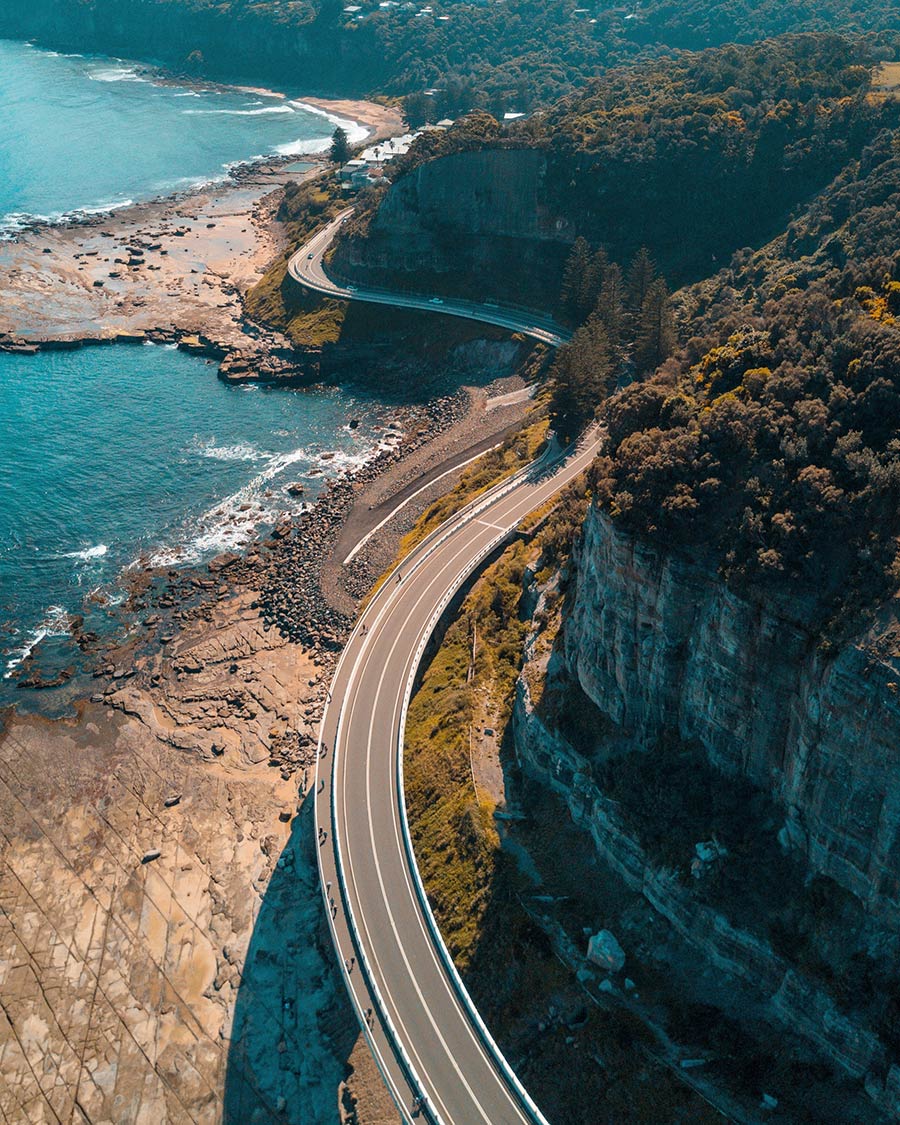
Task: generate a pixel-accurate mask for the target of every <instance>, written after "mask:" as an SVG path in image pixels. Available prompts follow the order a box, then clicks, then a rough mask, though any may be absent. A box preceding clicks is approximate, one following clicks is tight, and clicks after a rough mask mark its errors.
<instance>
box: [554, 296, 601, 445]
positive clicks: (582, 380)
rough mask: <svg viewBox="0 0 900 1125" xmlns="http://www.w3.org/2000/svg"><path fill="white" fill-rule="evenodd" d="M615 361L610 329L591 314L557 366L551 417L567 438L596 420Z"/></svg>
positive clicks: (561, 435)
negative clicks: (609, 335) (608, 335)
mask: <svg viewBox="0 0 900 1125" xmlns="http://www.w3.org/2000/svg"><path fill="white" fill-rule="evenodd" d="M613 370H614V364H613V359H612V353H611V350H610V346H609V339H608V338H607V335H606V329H605V328H604V327H603V323H602V322H601V320H600V318H599V317H596V316H591V317H589V318H588V320H587V321H586V322H585V323H584V324H583V325H582V326H581V328H579V329H578V331H577V332H576V333H575V335H574V336H573V337H572V340H571V342H570V343H569V344H567V345H566V347H565V348H563V349H562V351H561V352H560V354H559V357H558V359H557V361H556V363H555V365H554V368H553V375H552V391H551V395H550V420H551V424H552V426H553V428H554V430H555V431H556V433H557V435H558V436H559V437H560V438H561V439H562V440H564V441H567V440H569V439H570V438H574V437H577V435H578V434H579V433H580V432H581V430H582V429H583V428H584V426H585V425H586V424H587V423H588V422H590V421H592V420H593V418H594V417H595V416H596V413H597V407H598V406H599V405H600V403H601V402H603V400H604V399H605V398H606V396H607V394H608V393H609V390H610V386H611V384H612V379H613Z"/></svg>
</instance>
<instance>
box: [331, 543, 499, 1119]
mask: <svg viewBox="0 0 900 1125" xmlns="http://www.w3.org/2000/svg"><path fill="white" fill-rule="evenodd" d="M457 546H458V549H457V550H456V552H455V553H454V554H453V555H452V556H451V558H450V559H449V560H448V561H447V562H446V563H444V564H443V565H442V566H441V569H440V571H438V573H437V574H435V575H432V576H431V578H430V579H429V581H428V583H427V585H426V587H425V589H424V590H422V591H421V592H420V593H419V594H418V597H417V599H416V601H415V602H414V603H413V606H412V608H411V609H410V611H409V613H408V614H407V615H406V618H405V620H404V621H403V623H402V624H401V625H400V626H399V628H397V630H396V634H395V636H394V641H393V644H392V645H391V648H390V651H389V653H388V655H387V657H386V658H384V661H383V663H384V668H383V671H382V674H381V677H380V678H379V681H378V690H377V692H376V703H377V698H378V696H380V695H381V692H382V687H383V683H384V678H385V675H386V673H387V669H388V667H389V665H390V662H391V660H392V658H393V654H394V652H395V650H396V648H397V645H398V644H399V643H400V638H401V635H402V633H403V630H404V628H405V627H406V625H407V624H408V623H409V621H410V619H411V618H412V617H413V616H414V615H415V614H416V612H417V611H418V609H419V605H420V603H421V602H422V601H423V600H424V598H425V597H426V596H427V594H428V593H429V591H430V590H431V588H432V587H433V586H434V585H435V584H436V583H437V582H439V581H440V580H441V579H442V577H443V576H444V573H445V572H446V570H447V569H448V567H451V566H452V565H453V564H454V563H455V562H456V560H457V559H459V557H460V556H461V555H463V554H465V553H466V552H467V551H468V550H469V549H470V544H469V543H466V542H464V543H462V544H457ZM407 589H408V587H407ZM405 593H406V591H404V594H405ZM399 600H400V597H399V596H398V595H395V596H394V597H393V598H391V599H389V600H388V603H387V604H388V605H390V604H391V603H396V602H397V601H399ZM386 608H387V605H386V606H385V609H386ZM389 620H390V622H391V624H394V617H393V616H391V617H390V618H388V617H385V616H383V615H382V616H380V618H379V621H378V623H377V625H376V626H375V628H377V629H378V630H379V632H385V631H386V626H387V624H388V621H389ZM372 635H373V634H372V633H371V632H370V634H369V636H370V637H371V636H372ZM371 655H374V652H372V653H367V654H366V660H367V662H368V659H369V657H370V656H371ZM354 671H356V669H354ZM358 699H359V693H358V692H357V693H356V694H355V695H354V697H353V700H352V702H351V705H350V715H349V716H348V720H347V726H346V728H345V731H346V729H347V728H349V727H351V726H352V723H353V715H354V712H355V710H356V703H357V701H358ZM376 709H377V708H376V707H374V706H373V710H372V717H371V719H370V723H369V730H368V738H367V741H366V792H367V795H368V794H369V793H370V792H371V764H372V761H373V757H374V755H373V754H372V752H371V751H372V731H373V725H374V720H375V711H376ZM394 719H396V712H395V714H394ZM395 728H396V724H394V725H393V727H392V730H395ZM389 737H390V736H389ZM345 738H346V734H345ZM394 744H395V742H394V741H393V740H392V741H391V743H389V747H390V758H391V759H393V756H394V755H393V746H394ZM394 774H395V771H394V770H393V769H392V770H391V776H394ZM347 776H348V774H347V771H345V772H344V777H345V778H346V777H347ZM340 793H341V805H342V810H343V815H344V821H345V822H347V821H348V809H347V787H346V784H342V785H341V786H340ZM366 804H367V813H368V822H369V842H370V844H371V855H372V857H373V861H374V867H375V870H376V872H377V874H378V882H379V886H380V888H381V897H382V901H383V903H384V907H385V910H386V913H387V915H388V918H389V921H390V925H391V929H392V931H393V933H394V938H395V941H396V945H397V948H398V949H399V951H400V955H401V957H402V959H403V962H404V964H405V965H406V968H407V971H408V974H409V979H410V980H411V982H412V984H413V987H414V988H415V990H416V993H417V995H418V997H419V1000H420V1002H421V1009H422V1011H423V1012H424V1013H425V1014H426V1016H427V1018H428V1021H429V1023H430V1024H431V1026H432V1027H433V1028H434V1031H435V1033H436V1035H437V1037H438V1039H439V1040H440V1042H441V1043H442V1044H443V1047H444V1050H445V1053H446V1057H447V1058H448V1059H449V1060H450V1062H451V1064H452V1066H453V1069H454V1070H455V1071H456V1073H457V1074H458V1075H459V1078H460V1081H461V1082H462V1084H463V1085H464V1086H465V1088H466V1090H467V1091H468V1092H469V1095H470V1097H471V1099H472V1103H473V1105H474V1106H476V1107H477V1109H478V1112H479V1113H480V1114H481V1116H482V1118H483V1120H484V1121H486V1122H487V1123H488V1125H490V1118H489V1117H487V1116H486V1114H485V1112H484V1110H483V1109H482V1107H481V1105H480V1103H479V1101H478V1098H477V1096H476V1094H475V1092H474V1091H473V1090H472V1087H471V1086H470V1085H469V1083H468V1082H467V1080H466V1078H465V1076H464V1075H463V1073H462V1071H461V1070H460V1068H459V1066H458V1064H457V1062H456V1059H455V1057H454V1055H453V1053H452V1052H451V1050H450V1047H449V1045H448V1044H447V1042H446V1040H445V1039H444V1037H443V1035H442V1034H441V1032H440V1030H439V1028H438V1026H437V1024H436V1023H435V1021H434V1018H433V1017H432V1015H431V1006H430V1005H429V1004H428V1003H427V1002H426V1000H425V997H424V995H423V993H422V991H421V989H420V987H419V982H418V980H417V979H416V976H415V974H414V972H413V969H412V966H411V965H410V963H409V960H408V958H407V956H406V950H405V949H404V946H403V943H402V941H401V940H400V934H399V931H398V928H397V923H396V919H395V917H394V913H393V911H392V910H391V899H390V897H389V895H388V893H387V890H386V888H385V885H384V878H383V875H382V871H381V864H380V863H379V861H378V847H377V845H376V841H375V834H374V824H373V822H372V808H373V802H372V801H371V800H367V802H366ZM390 805H391V811H392V818H393V823H394V832H395V840H394V842H395V843H398V844H402V841H401V840H400V839H399V837H398V836H397V821H396V801H394V800H392V801H391V802H390ZM347 839H348V837H346V836H345V842H346V840H347ZM400 855H401V856H403V857H404V858H403V862H401V864H400V868H401V870H402V872H403V877H404V881H405V883H406V889H407V893H408V894H409V897H410V901H411V903H412V905H413V911H412V913H413V916H414V917H415V918H416V921H417V923H418V926H419V932H420V934H421V936H422V937H423V938H424V945H425V949H426V950H427V951H428V954H429V956H430V957H431V961H432V964H433V966H434V967H435V968H436V969H438V973H437V977H436V978H435V979H436V980H438V981H440V983H441V984H442V985H443V988H444V990H445V992H446V994H447V996H448V997H449V999H450V1001H451V1007H452V1009H453V1010H454V1011H455V1012H456V1013H457V1014H462V1010H461V1009H460V1007H459V1000H458V997H457V996H456V993H455V991H454V990H453V988H452V985H451V984H450V982H449V980H448V979H447V975H446V972H445V971H444V967H443V965H442V964H441V962H440V960H439V957H438V955H437V952H436V951H435V948H434V943H433V942H432V940H431V935H430V934H429V933H428V930H427V928H426V927H425V924H424V919H423V918H422V914H421V911H420V909H419V902H418V898H417V896H416V894H415V891H414V889H413V887H412V884H411V882H410V878H409V872H408V870H407V865H406V861H405V856H404V853H403V852H402V851H401V852H400ZM348 868H349V869H350V871H351V878H352V880H353V886H354V891H355V893H356V897H357V900H358V901H359V902H362V898H361V896H360V895H359V890H358V886H357V883H356V878H355V875H353V874H352V864H348ZM363 925H364V927H365V929H366V934H367V936H368V937H369V942H370V947H371V945H373V944H374V943H372V941H371V934H370V933H369V928H368V924H367V923H366V922H365V920H364V921H363ZM368 956H369V959H370V960H371V961H374V963H375V964H376V965H378V958H377V956H375V955H374V954H372V953H369V954H368ZM379 973H380V975H381V979H382V980H385V979H386V978H385V974H384V972H383V970H381V968H380V966H379ZM391 1003H392V1006H393V1008H394V1011H395V1013H398V1015H399V1012H398V1009H397V1006H396V1003H395V1002H394V1000H393V997H391ZM400 1022H401V1024H402V1020H401V1021H400ZM460 1026H461V1027H462V1029H463V1030H465V1031H466V1032H467V1033H468V1035H469V1038H470V1040H471V1042H472V1044H473V1045H474V1046H475V1048H476V1050H477V1053H478V1054H480V1056H481V1057H482V1058H483V1059H484V1061H485V1062H486V1063H487V1068H488V1070H489V1072H490V1073H491V1074H492V1075H494V1076H495V1077H497V1078H498V1083H499V1076H497V1075H496V1070H495V1067H494V1064H493V1060H492V1059H491V1058H490V1056H489V1055H488V1054H487V1052H486V1051H485V1047H484V1044H483V1043H482V1041H481V1039H480V1037H479V1036H477V1035H476V1034H475V1033H474V1029H473V1028H472V1025H471V1023H470V1022H469V1020H468V1019H465V1018H463V1019H462V1020H461V1021H460ZM407 1050H412V1052H413V1053H414V1054H415V1056H416V1058H417V1060H418V1061H419V1063H420V1065H421V1064H422V1058H421V1056H420V1055H419V1053H418V1050H417V1049H416V1047H415V1046H414V1045H413V1044H412V1042H411V1041H409V1042H408V1044H407ZM427 1073H428V1072H427V1069H425V1070H424V1074H426V1075H427ZM421 1081H422V1079H421V1077H420V1082H421ZM429 1085H431V1083H430V1082H429ZM500 1088H501V1090H502V1091H503V1093H505V1094H506V1095H507V1097H509V1096H510V1094H509V1090H508V1089H507V1087H506V1086H505V1085H503V1084H502V1083H500ZM429 1096H430V1097H432V1099H433V1100H435V1101H438V1102H439V1103H440V1104H441V1105H444V1103H443V1101H442V1099H441V1098H440V1097H434V1096H433V1095H432V1094H431V1093H429ZM513 1104H514V1103H513ZM445 1109H446V1107H445ZM453 1120H454V1119H453V1117H452V1116H450V1117H448V1121H451V1122H452V1121H453Z"/></svg>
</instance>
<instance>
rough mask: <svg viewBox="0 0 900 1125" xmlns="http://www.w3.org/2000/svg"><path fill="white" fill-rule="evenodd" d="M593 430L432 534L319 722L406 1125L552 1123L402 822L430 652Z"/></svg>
mask: <svg viewBox="0 0 900 1125" xmlns="http://www.w3.org/2000/svg"><path fill="white" fill-rule="evenodd" d="M600 443H601V442H600V436H599V435H598V434H597V433H596V431H595V432H592V433H591V434H590V435H589V436H587V437H586V438H585V439H584V440H583V441H582V442H581V443H580V444H579V446H578V447H576V448H572V449H570V450H569V451H567V452H566V453H565V454H564V455H562V456H560V455H559V454H556V455H555V456H554V455H553V454H552V453H551V454H550V455H549V456H545V457H544V458H542V459H541V460H540V461H538V462H536V463H535V464H534V465H532V466H531V467H530V468H529V469H528V470H526V471H524V472H523V473H521V474H519V475H517V477H515V478H513V479H512V480H511V481H509V482H506V483H501V484H500V485H498V486H497V487H496V488H495V489H494V490H492V492H490V493H488V494H486V495H485V496H484V497H482V498H480V499H479V500H477V501H476V502H474V504H473V505H470V506H469V508H468V509H465V510H464V511H463V512H461V513H459V514H458V515H457V516H455V517H452V518H451V519H450V520H449V521H448V522H447V523H446V524H444V525H443V526H442V527H441V528H438V529H437V530H436V531H435V532H433V533H432V534H431V535H430V536H429V537H428V538H427V539H426V540H425V541H424V542H423V543H422V544H421V545H420V546H419V547H418V548H417V550H416V551H415V552H414V553H413V554H412V555H410V556H408V557H407V558H406V559H405V560H404V561H403V563H402V564H401V565H400V567H399V569H398V570H397V571H395V572H394V573H393V574H392V575H391V576H390V577H389V578H388V580H387V581H386V582H385V583H384V585H383V586H382V587H381V589H380V591H379V592H378V594H377V595H376V596H375V598H374V599H373V601H372V602H371V604H370V605H369V607H368V608H367V610H366V612H365V614H364V615H363V617H362V618H361V619H360V621H359V622H358V623H357V626H356V628H355V630H354V632H353V634H352V635H351V637H350V639H349V641H348V643H347V647H346V649H345V650H344V653H343V656H342V658H341V661H340V664H339V665H338V669H337V671H336V673H335V678H334V681H333V684H332V687H331V696H330V702H329V705H328V707H327V709H326V713H325V716H324V718H323V722H322V736H321V744H320V759H319V769H318V771H317V778H316V821H317V832H318V833H319V860H320V871H321V877H322V887H323V891H324V894H325V898H326V903H327V906H328V910H329V916H330V918H331V927H332V936H333V938H334V942H335V946H336V948H337V951H338V956H339V957H340V959H341V962H342V963H343V966H344V975H345V980H346V982H347V985H348V988H349V991H350V995H351V998H352V1000H353V1003H354V1005H355V1007H356V1010H357V1013H358V1014H359V1015H360V1018H361V1021H362V1023H363V1026H364V1028H365V1030H366V1035H367V1038H368V1040H369V1043H370V1046H371V1048H372V1051H373V1053H374V1056H375V1059H376V1062H377V1063H378V1066H379V1069H380V1070H381V1072H382V1075H383V1077H384V1078H385V1081H386V1082H387V1084H388V1087H389V1088H390V1090H391V1092H392V1094H393V1096H394V1098H395V1100H396V1102H397V1104H398V1106H400V1107H401V1109H402V1110H403V1111H404V1113H405V1117H406V1119H407V1120H414V1119H415V1118H414V1109H415V1107H416V1103H415V1099H416V1098H417V1097H422V1098H423V1099H424V1101H423V1105H422V1109H421V1111H420V1116H419V1117H418V1120H431V1121H434V1122H442V1123H443V1125H478V1123H483V1125H506V1123H522V1122H543V1120H544V1119H543V1117H542V1116H541V1115H540V1112H539V1110H538V1109H537V1107H534V1106H532V1105H531V1104H530V1100H529V1099H528V1096H527V1094H526V1093H525V1091H524V1090H522V1089H521V1088H520V1087H519V1085H518V1083H517V1081H516V1080H515V1077H514V1075H513V1074H512V1071H511V1070H510V1069H509V1067H508V1064H506V1062H505V1060H504V1059H503V1057H502V1055H501V1053H500V1051H499V1049H498V1048H497V1047H496V1046H495V1045H494V1044H493V1042H492V1041H491V1039H490V1036H489V1033H488V1031H487V1029H486V1028H484V1027H483V1025H481V1021H480V1019H479V1017H478V1015H477V1012H476V1011H475V1009H474V1006H473V1005H472V1002H471V1000H470V999H469V998H468V995H467V994H466V992H465V989H464V987H463V986H462V984H461V982H460V981H459V980H458V978H456V977H455V971H454V970H453V969H452V966H451V963H450V959H449V955H448V954H447V952H446V950H445V948H444V946H443V942H442V941H441V939H440V936H439V934H438V933H437V928H436V926H435V924H434V920H433V918H432V917H431V915H430V911H429V910H428V907H427V904H426V901H425V898H424V893H423V892H422V890H421V886H420V884H419V882H418V872H417V869H416V866H415V861H414V858H413V856H412V848H411V844H410V841H409V837H408V831H407V828H406V824H405V804H404V797H403V778H402V759H401V755H400V748H401V745H402V737H403V727H404V723H405V712H406V704H407V702H408V698H409V694H410V691H411V688H412V681H413V678H414V675H415V670H416V668H417V667H418V664H419V662H420V660H421V657H422V653H423V650H424V645H425V643H426V642H427V640H428V638H429V636H430V635H431V633H432V631H433V629H434V626H435V625H436V623H437V620H438V618H439V617H440V614H441V613H442V611H443V609H444V607H445V606H446V605H447V603H448V602H449V601H450V600H451V599H452V596H453V594H454V593H455V592H456V591H457V590H458V589H459V587H460V586H461V585H462V583H463V582H464V581H465V579H466V577H467V576H468V575H469V574H470V573H471V572H472V571H473V570H474V569H475V567H476V566H477V565H478V564H479V563H480V562H481V561H482V559H483V558H485V557H486V556H487V555H488V554H490V553H491V552H492V551H493V549H494V548H495V547H496V546H497V545H498V544H499V543H501V542H502V541H503V540H504V539H505V538H506V537H507V536H508V535H509V533H510V532H511V531H513V530H514V529H515V528H516V527H517V526H518V524H519V523H520V521H521V520H522V519H523V518H524V517H525V516H526V515H527V514H528V513H529V512H531V511H533V510H534V509H536V508H538V507H540V506H541V505H542V504H544V503H545V502H546V501H547V500H549V499H550V498H551V497H552V496H553V495H554V494H555V493H557V492H558V491H559V490H560V489H561V488H563V487H564V486H565V485H566V484H567V483H568V482H569V481H571V480H572V479H573V478H574V477H576V476H577V475H578V474H579V473H581V472H583V471H584V470H585V469H586V468H587V467H588V466H589V465H590V464H591V461H592V460H593V458H594V457H595V456H596V454H597V452H598V449H599V447H600Z"/></svg>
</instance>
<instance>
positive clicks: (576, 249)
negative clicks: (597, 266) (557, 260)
mask: <svg viewBox="0 0 900 1125" xmlns="http://www.w3.org/2000/svg"><path fill="white" fill-rule="evenodd" d="M590 264H591V248H590V247H589V246H588V244H587V240H586V239H584V238H582V237H581V235H579V236H578V238H576V239H575V241H574V242H573V243H572V249H571V251H570V252H569V257H568V258H567V259H566V266H565V269H564V270H563V282H562V290H561V291H560V301H561V303H562V306H563V308H564V309H565V310H566V312H567V313H569V314H570V315H571V316H578V312H579V307H580V303H581V293H582V289H583V288H584V279H585V277H586V276H587V272H588V269H589V268H590Z"/></svg>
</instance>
